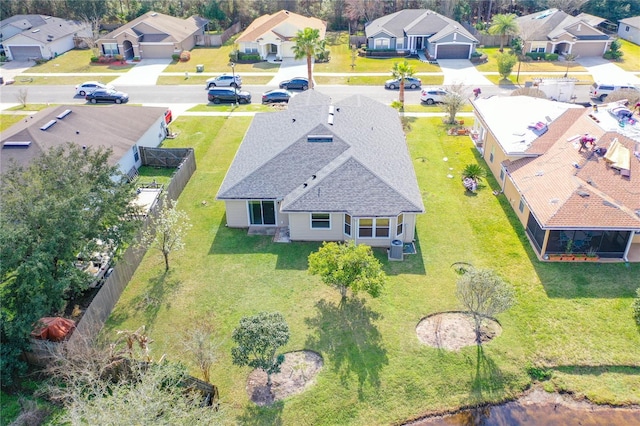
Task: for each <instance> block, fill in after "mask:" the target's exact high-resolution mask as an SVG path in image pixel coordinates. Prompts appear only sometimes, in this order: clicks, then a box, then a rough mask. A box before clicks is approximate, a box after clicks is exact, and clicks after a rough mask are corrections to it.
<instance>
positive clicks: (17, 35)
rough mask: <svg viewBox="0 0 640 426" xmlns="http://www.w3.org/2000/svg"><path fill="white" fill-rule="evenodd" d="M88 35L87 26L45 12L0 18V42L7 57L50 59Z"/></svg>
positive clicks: (11, 58) (12, 58) (16, 58)
mask: <svg viewBox="0 0 640 426" xmlns="http://www.w3.org/2000/svg"><path fill="white" fill-rule="evenodd" d="M89 36H91V25H90V24H87V23H82V22H78V21H70V20H67V19H62V18H55V17H53V16H45V15H14V16H12V17H10V18H7V19H3V20H2V21H0V43H1V44H2V49H3V50H4V53H5V55H6V56H7V58H9V59H10V60H14V61H26V60H34V59H42V58H44V59H51V58H53V57H55V56H58V55H61V54H63V53H64V52H67V51H69V50H71V49H73V48H74V47H75V46H76V42H77V41H78V40H79V39H82V38H84V37H89Z"/></svg>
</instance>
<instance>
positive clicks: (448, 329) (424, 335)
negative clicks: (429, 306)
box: [416, 312, 502, 351]
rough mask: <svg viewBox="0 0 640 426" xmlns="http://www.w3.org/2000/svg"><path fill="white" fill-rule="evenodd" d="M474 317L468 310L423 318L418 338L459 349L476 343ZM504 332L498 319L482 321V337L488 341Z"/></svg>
mask: <svg viewBox="0 0 640 426" xmlns="http://www.w3.org/2000/svg"><path fill="white" fill-rule="evenodd" d="M474 328H475V327H474V322H473V317H472V316H471V315H470V314H468V313H466V312H442V313H438V314H433V315H430V316H428V317H425V318H423V319H422V320H421V321H420V322H419V323H418V326H417V327H416V334H417V335H418V339H420V341H421V342H422V343H424V344H425V345H429V346H433V347H436V348H440V349H448V350H450V351H457V350H459V349H460V348H463V347H465V346H473V345H475V344H476V332H475V329H474ZM500 333H502V327H501V326H500V324H498V322H497V321H496V320H493V319H489V318H485V319H484V320H483V321H482V327H481V331H480V334H481V339H482V341H483V342H488V341H489V340H491V339H493V338H494V337H496V336H499V335H500Z"/></svg>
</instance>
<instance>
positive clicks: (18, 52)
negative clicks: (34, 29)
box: [8, 46, 42, 61]
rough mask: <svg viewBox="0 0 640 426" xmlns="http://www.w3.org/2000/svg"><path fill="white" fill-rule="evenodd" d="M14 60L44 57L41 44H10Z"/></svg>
mask: <svg viewBox="0 0 640 426" xmlns="http://www.w3.org/2000/svg"><path fill="white" fill-rule="evenodd" d="M8 47H9V50H10V51H11V57H12V58H13V60H14V61H26V60H28V59H35V58H42V52H41V51H40V46H8Z"/></svg>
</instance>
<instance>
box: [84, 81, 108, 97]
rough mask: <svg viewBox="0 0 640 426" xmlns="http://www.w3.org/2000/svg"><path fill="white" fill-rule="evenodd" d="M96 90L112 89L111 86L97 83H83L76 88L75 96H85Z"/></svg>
mask: <svg viewBox="0 0 640 426" xmlns="http://www.w3.org/2000/svg"><path fill="white" fill-rule="evenodd" d="M98 89H114V87H113V84H105V83H100V82H99V81H85V82H84V83H82V84H80V85H78V86H76V95H80V96H85V95H88V94H90V93H93V92H95V91H96V90H98Z"/></svg>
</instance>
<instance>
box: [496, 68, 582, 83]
mask: <svg viewBox="0 0 640 426" xmlns="http://www.w3.org/2000/svg"><path fill="white" fill-rule="evenodd" d="M517 66H518V65H517V64H516V67H517ZM484 76H485V77H486V78H487V80H489V81H490V82H492V83H493V84H497V85H501V84H507V85H510V84H518V83H519V84H521V85H524V83H525V82H527V81H533V80H535V79H536V78H560V77H562V76H561V75H557V74H533V75H532V74H522V73H520V77H519V78H518V73H517V68H515V69H514V71H512V72H511V75H510V76H509V77H508V78H507V81H505V80H504V79H503V78H502V77H501V76H499V75H495V74H485V75H484ZM568 77H570V78H575V79H577V80H578V81H577V82H576V84H580V85H585V84H586V85H589V84H592V83H593V77H592V76H591V75H584V74H581V75H576V76H573V75H571V73H569V74H568ZM516 80H517V81H516Z"/></svg>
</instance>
